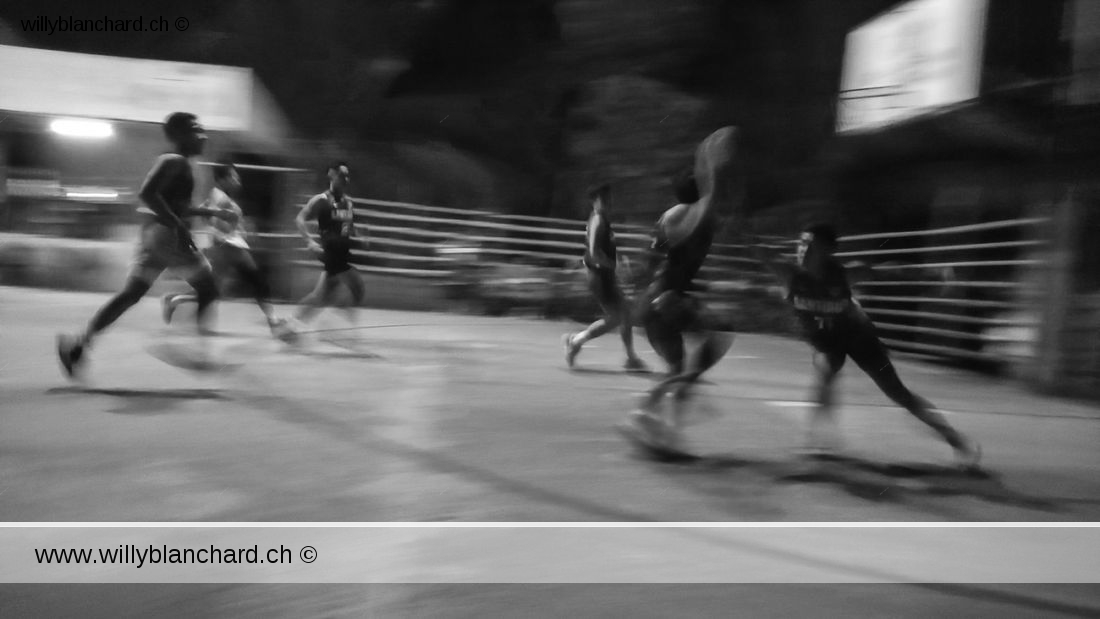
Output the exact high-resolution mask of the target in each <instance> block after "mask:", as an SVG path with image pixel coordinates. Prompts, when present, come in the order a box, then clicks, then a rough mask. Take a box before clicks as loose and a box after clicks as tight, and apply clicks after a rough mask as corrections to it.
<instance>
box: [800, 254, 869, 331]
mask: <svg viewBox="0 0 1100 619" xmlns="http://www.w3.org/2000/svg"><path fill="white" fill-rule="evenodd" d="M787 301H788V302H789V303H790V304H791V306H792V307H793V308H794V311H795V315H797V316H798V320H799V322H800V323H801V324H802V327H803V329H806V330H808V331H814V330H818V329H823V328H826V327H832V326H835V325H836V324H837V322H838V320H839V319H847V318H852V317H854V316H855V315H856V313H857V312H858V305H857V304H856V303H855V301H854V300H853V299H852V290H851V288H850V287H849V286H848V277H847V275H846V274H845V271H844V267H843V266H842V265H840V264H838V263H836V262H830V263H829V265H828V267H827V268H826V272H825V276H824V277H822V278H820V279H819V278H816V277H814V276H812V275H810V273H809V272H807V271H806V270H805V269H801V268H799V269H798V270H797V271H795V272H794V274H793V275H792V276H791V281H790V282H789V283H788V290H787Z"/></svg>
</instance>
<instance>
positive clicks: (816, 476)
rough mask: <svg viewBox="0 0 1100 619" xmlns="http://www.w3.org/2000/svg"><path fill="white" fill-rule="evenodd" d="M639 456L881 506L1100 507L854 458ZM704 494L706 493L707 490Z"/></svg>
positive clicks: (982, 477) (958, 472)
mask: <svg viewBox="0 0 1100 619" xmlns="http://www.w3.org/2000/svg"><path fill="white" fill-rule="evenodd" d="M637 455H638V456H639V457H641V458H646V459H648V460H650V461H652V462H654V463H659V464H661V465H664V466H663V468H664V469H665V471H666V473H668V474H670V475H676V476H677V477H680V478H685V477H691V476H706V477H713V476H725V475H728V474H729V473H730V472H732V471H747V472H752V473H756V474H758V475H761V476H764V477H767V478H771V479H772V480H774V481H775V482H777V483H780V484H824V485H831V486H836V487H838V488H840V489H842V490H843V491H845V492H847V493H848V494H850V495H852V496H855V497H857V498H860V499H863V500H867V501H873V502H882V503H901V502H906V501H908V500H910V499H912V498H914V497H950V496H961V497H972V498H976V499H980V500H983V501H986V502H988V503H995V504H1001V505H1006V506H1012V507H1021V508H1026V509H1032V510H1036V511H1043V512H1048V513H1058V512H1063V511H1066V509H1067V508H1068V506H1069V505H1070V504H1074V503H1076V504H1084V503H1095V504H1098V505H1100V499H1096V500H1095V501H1094V500H1091V499H1082V498H1071V497H1052V496H1043V495H1040V494H1033V493H1027V492H1022V491H1019V490H1015V489H1013V488H1010V487H1009V486H1008V485H1006V484H1005V483H1004V481H1002V479H1001V475H999V474H998V473H996V472H994V471H989V470H974V471H966V470H962V469H959V468H957V467H953V466H949V465H942V464H932V463H911V462H882V461H876V460H871V459H866V458H861V457H857V456H851V455H832V456H829V457H817V458H808V457H793V458H790V459H787V460H780V459H776V460H769V459H750V458H745V457H741V456H737V455H729V454H714V455H694V454H688V453H676V452H669V453H664V454H661V453H648V454H647V453H643V452H639V453H638V454H637ZM706 485H708V486H709V485H710V484H706ZM700 489H702V490H705V488H703V487H701V488H700ZM726 490H728V485H726ZM711 491H713V489H712V490H711Z"/></svg>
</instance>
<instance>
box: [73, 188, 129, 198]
mask: <svg viewBox="0 0 1100 619" xmlns="http://www.w3.org/2000/svg"><path fill="white" fill-rule="evenodd" d="M65 197H66V198H80V199H84V200H114V199H115V198H117V197H118V192H117V191H69V190H67V189H66V190H65Z"/></svg>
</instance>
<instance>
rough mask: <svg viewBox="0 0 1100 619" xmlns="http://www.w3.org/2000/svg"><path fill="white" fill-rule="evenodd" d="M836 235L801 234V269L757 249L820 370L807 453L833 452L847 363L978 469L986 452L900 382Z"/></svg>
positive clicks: (817, 228) (821, 227)
mask: <svg viewBox="0 0 1100 619" xmlns="http://www.w3.org/2000/svg"><path fill="white" fill-rule="evenodd" d="M836 248H837V235H836V231H835V230H834V229H833V227H832V226H830V225H828V224H815V225H812V226H809V227H807V228H806V229H805V231H803V232H802V235H801V238H800V240H799V245H798V253H797V264H794V265H792V264H787V263H783V262H780V261H777V260H775V259H774V258H773V257H772V256H770V255H768V254H767V253H766V252H765V251H763V250H762V248H761V249H758V252H757V253H758V256H759V257H761V258H762V259H764V261H765V262H766V263H767V264H768V266H769V267H770V268H771V270H772V271H773V272H774V273H776V275H777V276H778V277H779V279H780V281H781V283H782V284H783V286H784V287H785V288H786V298H787V301H788V302H789V303H790V304H791V306H792V307H793V308H794V311H795V314H796V315H797V317H798V320H799V323H800V325H801V328H802V331H803V333H804V335H805V337H806V339H807V340H808V341H809V343H810V345H811V346H812V347H813V349H814V367H815V368H816V369H817V381H816V382H817V386H816V393H815V400H816V402H817V406H816V408H815V409H814V414H813V416H812V417H811V422H810V431H809V437H808V448H809V449H810V450H812V451H814V452H821V451H829V450H831V449H832V448H833V447H834V446H835V445H834V444H833V443H834V441H832V440H829V438H828V437H829V436H832V431H833V427H834V426H833V424H834V420H833V406H832V402H833V386H834V384H835V382H836V377H837V375H838V374H839V372H840V370H841V368H842V367H844V362H845V360H846V359H847V358H848V357H851V358H852V361H854V362H855V363H856V365H858V366H859V367H860V369H862V370H863V371H864V372H866V373H867V375H868V376H870V377H871V379H872V380H873V381H875V384H876V385H878V387H879V389H881V390H882V392H883V393H884V394H886V396H887V397H889V398H890V399H891V400H893V401H894V402H896V403H897V404H898V405H899V406H902V407H904V408H905V409H906V410H907V411H909V412H910V413H911V414H912V415H913V416H914V417H916V418H917V419H919V420H921V421H922V422H924V423H925V424H927V425H928V426H929V427H930V428H932V429H933V430H935V431H936V432H937V433H939V435H940V436H942V437H943V439H944V440H945V441H947V443H948V444H949V445H951V447H952V448H953V449H954V450H955V456H956V459H957V461H958V462H959V464H960V466H961V467H963V468H966V469H972V468H976V467H977V465H978V462H979V460H980V459H981V448H980V447H979V446H978V444H977V443H976V442H974V441H973V440H971V439H969V438H967V437H965V436H964V435H963V434H961V433H960V432H959V431H958V430H956V429H955V428H954V427H952V426H951V424H949V423H948V422H947V419H946V418H945V417H944V415H943V413H941V412H939V411H937V410H936V409H935V407H934V406H933V405H932V403H931V402H929V401H927V400H925V399H924V398H922V397H920V396H918V395H916V394H914V393H913V392H911V391H909V389H908V388H907V387H906V386H905V385H904V384H903V383H902V382H901V379H900V378H898V374H897V370H895V368H894V364H893V363H892V362H891V361H890V356H889V354H888V353H887V351H886V347H885V346H884V345H883V344H882V342H881V341H879V339H878V335H877V334H876V333H875V327H874V324H873V323H872V322H871V319H870V317H869V316H867V313H866V312H864V311H863V308H862V307H860V305H859V303H858V302H857V301H856V300H855V299H854V298H852V290H851V287H850V284H849V279H848V272H847V270H846V268H845V267H844V266H843V265H841V264H840V262H839V261H837V260H836V258H834V257H833V253H834V252H835V251H836Z"/></svg>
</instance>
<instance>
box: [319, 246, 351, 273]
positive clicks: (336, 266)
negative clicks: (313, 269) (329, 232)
mask: <svg viewBox="0 0 1100 619" xmlns="http://www.w3.org/2000/svg"><path fill="white" fill-rule="evenodd" d="M321 249H322V253H321V264H323V265H324V266H325V273H328V274H329V275H339V274H340V273H343V272H345V271H350V270H351V241H350V240H349V239H342V240H338V241H325V242H323V243H321Z"/></svg>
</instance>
